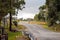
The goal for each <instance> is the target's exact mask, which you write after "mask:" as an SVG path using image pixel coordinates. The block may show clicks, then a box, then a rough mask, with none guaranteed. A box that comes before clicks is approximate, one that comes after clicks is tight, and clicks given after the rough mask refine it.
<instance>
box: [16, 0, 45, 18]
mask: <svg viewBox="0 0 60 40" xmlns="http://www.w3.org/2000/svg"><path fill="white" fill-rule="evenodd" d="M25 2H26V4H25V8H24V9H23V10H22V11H21V10H19V11H18V15H17V18H23V19H27V18H34V16H35V14H37V13H39V7H40V6H42V5H44V4H45V2H46V1H45V0H25Z"/></svg>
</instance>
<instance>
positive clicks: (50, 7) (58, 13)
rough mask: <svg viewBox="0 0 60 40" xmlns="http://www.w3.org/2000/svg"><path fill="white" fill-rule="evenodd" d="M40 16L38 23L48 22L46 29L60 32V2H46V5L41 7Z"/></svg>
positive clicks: (37, 16)
mask: <svg viewBox="0 0 60 40" xmlns="http://www.w3.org/2000/svg"><path fill="white" fill-rule="evenodd" d="M39 10H40V12H39V14H36V15H35V17H34V19H35V20H36V21H42V22H46V23H47V26H45V28H47V29H51V30H54V31H60V0H46V4H45V5H43V6H40V7H39Z"/></svg>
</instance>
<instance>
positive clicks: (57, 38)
mask: <svg viewBox="0 0 60 40" xmlns="http://www.w3.org/2000/svg"><path fill="white" fill-rule="evenodd" d="M19 24H22V25H24V26H25V27H27V30H28V31H29V32H31V33H32V34H33V36H34V38H35V40H60V33H58V32H52V31H49V30H47V29H44V28H43V27H42V25H37V24H28V23H24V22H22V23H19Z"/></svg>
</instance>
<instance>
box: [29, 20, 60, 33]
mask: <svg viewBox="0 0 60 40" xmlns="http://www.w3.org/2000/svg"><path fill="white" fill-rule="evenodd" d="M30 24H38V25H42V27H43V28H45V29H48V30H50V31H54V32H60V24H57V25H54V26H51V27H49V26H48V25H47V22H41V21H31V22H30Z"/></svg>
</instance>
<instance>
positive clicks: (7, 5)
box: [0, 0, 25, 20]
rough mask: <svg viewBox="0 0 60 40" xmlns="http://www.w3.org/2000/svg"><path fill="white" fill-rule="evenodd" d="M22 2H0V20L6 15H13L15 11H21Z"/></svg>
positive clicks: (3, 0)
mask: <svg viewBox="0 0 60 40" xmlns="http://www.w3.org/2000/svg"><path fill="white" fill-rule="evenodd" d="M24 4H25V2H24V0H0V20H1V19H2V17H4V16H5V15H7V14H8V13H10V12H11V13H12V14H15V9H18V8H19V9H20V10H21V9H22V6H23V5H24Z"/></svg>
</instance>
